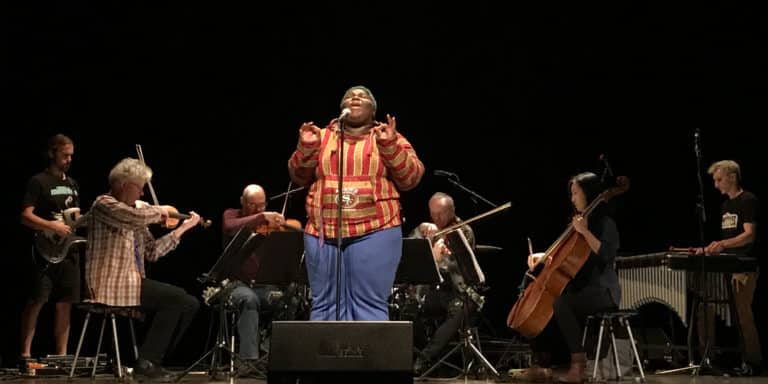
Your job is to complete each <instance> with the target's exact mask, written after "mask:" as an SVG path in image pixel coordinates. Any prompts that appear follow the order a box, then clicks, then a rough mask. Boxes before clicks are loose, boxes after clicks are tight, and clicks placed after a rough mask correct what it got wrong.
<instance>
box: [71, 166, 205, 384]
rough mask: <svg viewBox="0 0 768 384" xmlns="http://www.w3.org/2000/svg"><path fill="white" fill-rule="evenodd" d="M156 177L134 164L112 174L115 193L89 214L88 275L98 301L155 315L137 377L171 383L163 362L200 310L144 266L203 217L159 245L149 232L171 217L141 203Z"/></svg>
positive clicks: (189, 221) (105, 196) (97, 203)
mask: <svg viewBox="0 0 768 384" xmlns="http://www.w3.org/2000/svg"><path fill="white" fill-rule="evenodd" d="M151 177H152V170H151V169H150V168H149V167H147V166H146V165H145V164H144V163H142V162H141V161H139V160H137V159H131V158H126V159H123V160H122V161H120V162H119V163H117V165H115V167H114V168H112V170H111V171H110V172H109V185H110V192H109V193H107V194H103V195H101V196H99V197H97V198H96V200H95V201H94V202H93V205H92V206H91V209H90V212H89V216H90V217H89V219H88V220H89V223H88V224H89V228H90V230H89V231H88V247H87V250H86V258H85V275H86V281H87V284H88V288H89V290H90V297H91V300H92V301H94V302H96V303H100V304H106V305H110V306H121V307H127V306H141V309H142V310H143V311H148V312H154V314H155V315H154V318H153V320H152V323H151V324H150V325H149V329H148V330H147V333H146V337H145V340H144V343H143V345H142V346H141V347H140V348H139V359H138V360H137V361H136V365H135V366H134V373H135V374H136V375H137V376H145V377H148V378H153V379H170V378H171V377H172V375H171V373H170V372H168V371H166V370H165V369H163V368H162V366H161V363H162V360H163V358H164V357H165V355H166V353H167V351H168V350H170V349H172V348H173V347H174V346H176V344H177V343H178V342H179V341H180V339H181V337H182V336H183V334H184V332H185V331H186V329H187V327H188V326H189V324H190V323H191V321H192V319H193V318H194V316H195V313H196V312H197V310H198V308H199V306H200V305H199V303H198V301H197V299H196V298H195V297H194V296H191V295H189V294H187V293H186V292H185V291H184V290H183V289H181V288H179V287H176V286H173V285H170V284H166V283H161V282H159V281H155V280H152V279H148V278H146V275H145V269H144V261H145V260H146V261H156V260H157V259H158V258H160V257H162V256H164V255H166V254H167V253H168V252H170V251H172V250H173V249H175V248H176V246H178V245H179V241H180V240H181V236H182V235H183V234H184V233H185V232H187V231H188V230H189V229H190V228H192V227H194V226H196V225H197V224H198V223H199V222H200V216H198V215H197V214H195V213H194V212H192V213H191V214H190V218H189V219H187V220H184V222H183V223H182V224H180V225H179V226H178V227H177V228H176V229H174V230H172V231H170V232H169V233H168V234H166V235H165V236H163V237H160V238H158V239H155V238H154V237H153V236H152V233H151V232H150V231H149V228H148V227H147V226H148V225H149V224H153V223H159V222H164V221H165V220H166V219H167V218H168V211H167V210H166V209H164V208H162V207H158V206H151V205H149V204H147V203H144V202H140V201H138V198H139V197H141V196H142V195H143V194H144V193H143V191H144V185H145V184H146V183H147V182H148V181H149V180H150V178H151Z"/></svg>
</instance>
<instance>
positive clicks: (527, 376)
mask: <svg viewBox="0 0 768 384" xmlns="http://www.w3.org/2000/svg"><path fill="white" fill-rule="evenodd" d="M507 374H508V375H509V379H510V380H513V381H529V382H536V383H542V382H548V381H551V380H552V369H550V368H544V367H530V368H524V369H510V370H509V372H507Z"/></svg>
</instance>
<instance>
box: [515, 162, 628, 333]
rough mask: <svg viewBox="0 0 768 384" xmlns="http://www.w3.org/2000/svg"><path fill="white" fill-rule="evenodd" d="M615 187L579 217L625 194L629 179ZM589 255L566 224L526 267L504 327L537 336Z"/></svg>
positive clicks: (620, 180)
mask: <svg viewBox="0 0 768 384" xmlns="http://www.w3.org/2000/svg"><path fill="white" fill-rule="evenodd" d="M616 184H617V186H616V187H613V188H609V189H607V190H605V191H603V192H602V193H600V195H598V196H597V197H596V198H595V199H594V200H592V202H590V203H589V205H588V206H587V207H586V209H585V210H584V212H583V213H582V215H583V216H584V217H588V216H589V214H590V213H592V211H594V209H595V208H596V207H597V206H598V205H599V204H601V203H603V202H606V201H608V200H610V199H611V198H613V197H615V196H617V195H620V194H622V193H624V192H626V191H627V190H628V189H629V179H628V178H626V177H625V176H619V177H618V178H616ZM590 253H592V250H591V248H590V247H589V244H587V241H586V240H585V239H584V236H582V235H581V234H579V233H578V232H576V231H575V230H574V229H573V224H571V223H569V224H568V227H567V228H566V229H565V231H564V232H563V233H562V234H561V235H560V237H558V238H557V240H556V241H555V242H554V243H553V244H552V245H551V246H550V247H549V248H548V249H547V251H546V253H545V254H544V256H543V257H541V258H540V259H539V260H538V261H537V262H536V264H535V265H534V266H533V267H531V268H529V269H528V270H527V271H526V272H525V274H524V276H523V282H522V284H521V285H520V287H521V290H522V292H521V293H520V296H519V297H518V299H517V302H515V305H514V306H513V307H512V309H511V310H510V311H509V315H508V316H507V326H508V327H510V328H512V329H514V330H515V331H517V332H518V333H520V334H521V335H523V336H524V337H527V338H529V339H530V338H533V337H536V336H537V335H538V334H539V333H541V331H542V330H544V328H545V327H546V326H547V323H549V320H550V319H551V318H552V313H553V306H554V303H555V300H556V299H557V298H558V297H559V296H560V294H562V292H563V290H564V289H565V287H566V286H567V285H568V283H569V282H570V281H571V279H573V278H574V277H575V276H576V274H577V273H578V272H579V270H580V269H581V267H582V266H583V265H584V263H585V262H586V261H587V258H589V255H590Z"/></svg>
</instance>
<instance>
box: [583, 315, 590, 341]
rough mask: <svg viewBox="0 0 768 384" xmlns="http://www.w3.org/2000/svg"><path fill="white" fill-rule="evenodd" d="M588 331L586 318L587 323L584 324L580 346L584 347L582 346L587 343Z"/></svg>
mask: <svg viewBox="0 0 768 384" xmlns="http://www.w3.org/2000/svg"><path fill="white" fill-rule="evenodd" d="M588 329H589V318H587V321H585V322H584V332H583V333H582V334H581V346H582V347H584V345H585V344H586V343H587V330H588Z"/></svg>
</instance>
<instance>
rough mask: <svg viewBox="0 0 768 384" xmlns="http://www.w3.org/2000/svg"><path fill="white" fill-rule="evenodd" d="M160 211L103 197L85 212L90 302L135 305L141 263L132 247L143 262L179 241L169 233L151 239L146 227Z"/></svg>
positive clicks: (159, 218)
mask: <svg viewBox="0 0 768 384" xmlns="http://www.w3.org/2000/svg"><path fill="white" fill-rule="evenodd" d="M162 213H163V211H162V209H159V208H155V207H152V206H150V207H146V208H134V207H131V206H129V205H127V204H125V203H123V202H120V201H118V200H117V199H115V198H114V197H113V196H112V195H109V194H105V195H101V196H99V197H97V198H96V200H95V201H94V202H93V205H92V206H91V210H90V211H89V212H88V216H89V219H88V220H89V223H88V224H89V230H88V248H87V251H86V257H85V276H86V282H87V285H88V289H89V290H90V297H91V300H92V301H94V302H97V303H101V304H106V305H113V306H137V305H139V302H140V299H141V279H142V277H144V276H145V274H144V268H143V263H142V264H141V268H140V267H139V265H137V263H136V252H135V250H134V246H135V245H137V246H138V252H139V256H140V257H143V259H144V260H148V261H156V260H157V259H158V258H160V257H162V256H164V255H165V254H167V253H168V252H170V251H172V250H173V249H175V248H176V246H177V245H178V244H179V239H178V238H176V237H175V236H173V235H172V234H171V233H168V234H167V235H165V236H163V237H161V238H159V239H157V240H155V238H154V237H153V236H152V233H150V232H149V229H148V228H147V225H149V224H152V223H157V222H159V221H160V220H161V215H162Z"/></svg>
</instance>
